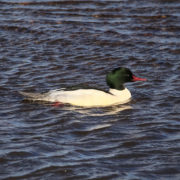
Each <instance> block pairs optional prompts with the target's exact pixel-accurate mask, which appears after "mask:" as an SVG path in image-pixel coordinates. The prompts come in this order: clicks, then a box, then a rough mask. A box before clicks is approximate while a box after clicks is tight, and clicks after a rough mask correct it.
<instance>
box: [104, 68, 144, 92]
mask: <svg viewBox="0 0 180 180" xmlns="http://www.w3.org/2000/svg"><path fill="white" fill-rule="evenodd" d="M134 81H146V79H143V78H138V77H136V76H134V75H133V73H132V72H131V71H130V70H129V69H128V68H124V67H119V68H116V69H114V70H113V71H111V72H109V73H108V74H107V76H106V82H107V84H108V86H109V87H110V88H112V89H117V90H123V89H124V86H123V84H124V83H126V82H134Z"/></svg>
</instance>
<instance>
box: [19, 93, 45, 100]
mask: <svg viewBox="0 0 180 180" xmlns="http://www.w3.org/2000/svg"><path fill="white" fill-rule="evenodd" d="M19 93H20V94H21V95H23V96H25V99H27V100H32V101H46V95H45V94H46V93H44V94H41V93H28V92H23V91H20V92H19Z"/></svg>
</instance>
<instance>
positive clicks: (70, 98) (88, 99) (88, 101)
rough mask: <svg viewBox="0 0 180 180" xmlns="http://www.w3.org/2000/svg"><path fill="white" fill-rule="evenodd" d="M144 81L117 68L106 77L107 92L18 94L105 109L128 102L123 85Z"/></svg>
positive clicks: (129, 96) (79, 91)
mask: <svg viewBox="0 0 180 180" xmlns="http://www.w3.org/2000/svg"><path fill="white" fill-rule="evenodd" d="M146 80H147V79H146V78H140V77H137V76H135V75H134V74H133V73H132V72H131V70H129V69H128V68H125V67H118V68H115V69H113V70H112V71H110V72H108V73H107V75H106V83H107V85H108V86H109V90H108V91H107V92H106V91H102V90H98V89H93V88H89V89H76V90H65V89H56V90H50V91H49V92H46V93H29V92H22V91H21V92H20V94H21V95H23V96H25V97H26V98H27V99H29V100H33V101H45V102H51V103H57V104H70V105H73V106H81V107H105V106H112V105H118V104H124V103H127V102H129V101H130V99H131V92H130V91H129V90H128V89H127V88H126V87H125V86H124V84H125V83H128V82H136V81H146Z"/></svg>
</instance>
